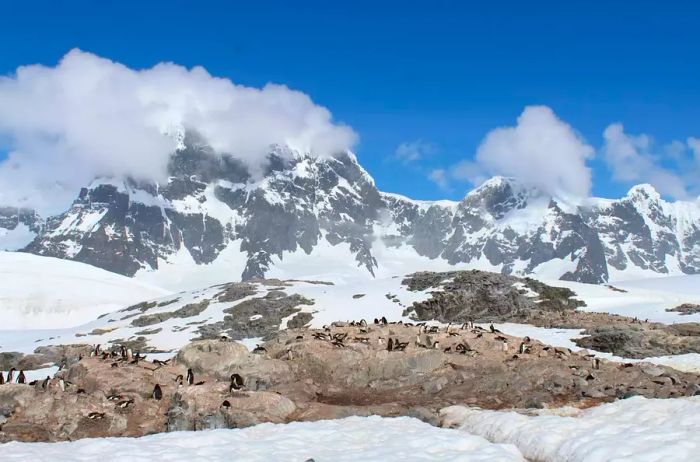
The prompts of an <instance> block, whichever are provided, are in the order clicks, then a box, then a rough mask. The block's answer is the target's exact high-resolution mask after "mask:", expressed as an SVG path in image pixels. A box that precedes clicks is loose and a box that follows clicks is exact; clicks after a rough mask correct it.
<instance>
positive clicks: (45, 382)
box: [41, 375, 51, 390]
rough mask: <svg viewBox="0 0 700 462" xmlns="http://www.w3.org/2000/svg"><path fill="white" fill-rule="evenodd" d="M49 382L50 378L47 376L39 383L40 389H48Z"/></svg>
mask: <svg viewBox="0 0 700 462" xmlns="http://www.w3.org/2000/svg"><path fill="white" fill-rule="evenodd" d="M50 381H51V377H49V376H48V375H47V376H46V378H45V379H44V380H43V381H42V382H41V388H42V389H43V390H46V389H47V388H49V382H50Z"/></svg>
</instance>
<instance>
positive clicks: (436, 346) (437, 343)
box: [433, 342, 440, 350]
mask: <svg viewBox="0 0 700 462" xmlns="http://www.w3.org/2000/svg"><path fill="white" fill-rule="evenodd" d="M433 348H435V349H436V350H438V349H440V342H435V343H433Z"/></svg>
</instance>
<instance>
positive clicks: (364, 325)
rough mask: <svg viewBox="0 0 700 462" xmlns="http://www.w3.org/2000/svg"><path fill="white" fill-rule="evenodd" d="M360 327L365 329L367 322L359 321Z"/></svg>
mask: <svg viewBox="0 0 700 462" xmlns="http://www.w3.org/2000/svg"><path fill="white" fill-rule="evenodd" d="M360 326H362V327H367V321H365V320H364V319H360Z"/></svg>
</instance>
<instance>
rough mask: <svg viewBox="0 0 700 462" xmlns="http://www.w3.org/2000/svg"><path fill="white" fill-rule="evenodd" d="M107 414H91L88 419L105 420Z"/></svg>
mask: <svg viewBox="0 0 700 462" xmlns="http://www.w3.org/2000/svg"><path fill="white" fill-rule="evenodd" d="M104 416H105V413H104V412H91V413H89V414H88V415H87V418H88V419H90V420H99V419H102V418H104Z"/></svg>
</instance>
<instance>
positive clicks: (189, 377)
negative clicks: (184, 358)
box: [187, 369, 194, 385]
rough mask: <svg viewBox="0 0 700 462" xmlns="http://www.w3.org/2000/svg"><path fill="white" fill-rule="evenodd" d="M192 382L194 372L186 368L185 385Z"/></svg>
mask: <svg viewBox="0 0 700 462" xmlns="http://www.w3.org/2000/svg"><path fill="white" fill-rule="evenodd" d="M192 384H194V372H192V369H187V385H192Z"/></svg>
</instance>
